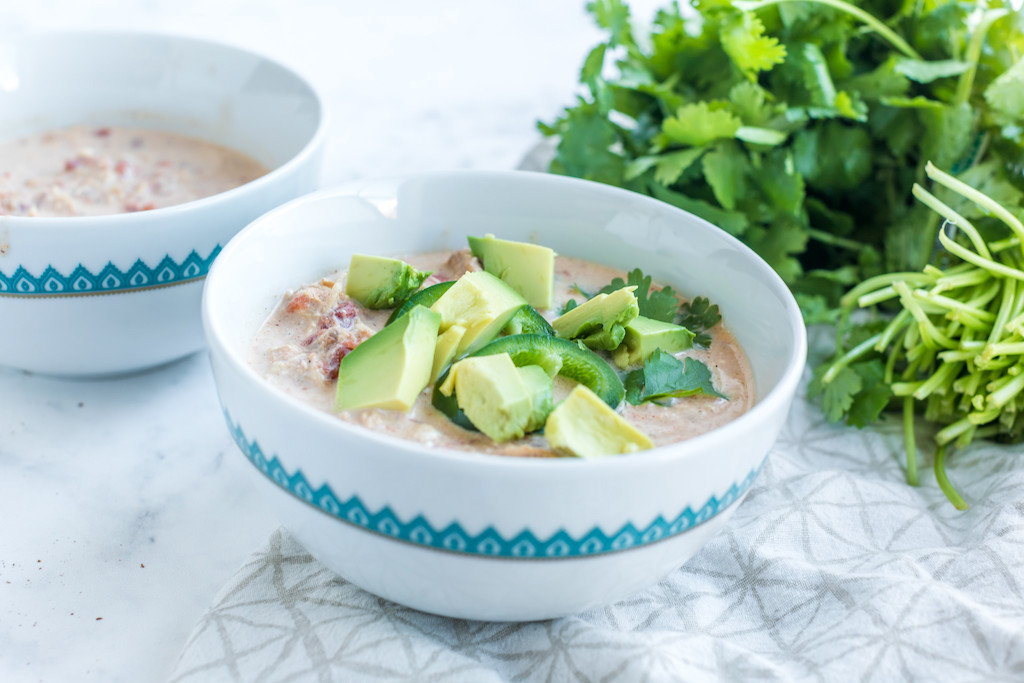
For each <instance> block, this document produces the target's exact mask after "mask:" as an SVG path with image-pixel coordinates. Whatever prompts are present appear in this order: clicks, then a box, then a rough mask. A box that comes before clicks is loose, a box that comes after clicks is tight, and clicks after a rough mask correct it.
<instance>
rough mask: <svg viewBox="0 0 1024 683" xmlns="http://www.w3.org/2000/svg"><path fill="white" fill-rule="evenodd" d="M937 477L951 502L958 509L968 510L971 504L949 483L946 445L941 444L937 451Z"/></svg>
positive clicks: (940, 486)
mask: <svg viewBox="0 0 1024 683" xmlns="http://www.w3.org/2000/svg"><path fill="white" fill-rule="evenodd" d="M935 479H936V481H938V482H939V488H940V489H942V492H943V493H945V494H946V498H947V499H948V500H949V502H950V503H952V504H953V507H955V508H956V509H957V510H966V509H967V508H968V507H970V506H969V505H967V502H966V501H965V500H964V499H963V498H961V497H960V494H959V493H957V492H956V489H955V488H953V485H952V484H951V483H949V477H947V476H946V445H945V444H942V445H940V446H939V447H938V448H937V449H936V451H935Z"/></svg>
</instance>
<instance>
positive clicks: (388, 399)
mask: <svg viewBox="0 0 1024 683" xmlns="http://www.w3.org/2000/svg"><path fill="white" fill-rule="evenodd" d="M440 324H441V316H440V315H438V314H437V313H434V312H433V311H431V310H430V309H427V308H424V307H423V306H417V307H416V308H414V309H412V310H411V311H409V313H407V314H406V315H404V316H402V317H401V318H400V319H399V320H397V321H396V322H394V323H393V324H391V325H388V326H387V327H385V328H384V329H383V330H381V331H380V332H378V333H376V334H375V335H373V336H372V337H370V338H369V339H367V340H366V341H364V342H363V343H362V344H360V345H359V346H357V347H356V348H354V349H352V351H351V352H350V353H349V354H348V355H347V356H345V357H344V358H342V359H341V364H340V365H339V366H338V385H337V392H336V394H335V399H334V404H335V408H336V409H337V410H355V409H357V408H387V409H389V410H409V408H411V407H412V404H413V403H414V402H415V401H416V397H417V396H419V394H420V392H421V391H423V389H424V387H426V386H427V384H428V382H429V381H430V370H431V367H432V366H433V363H434V347H435V345H436V344H437V330H438V326H439V325H440Z"/></svg>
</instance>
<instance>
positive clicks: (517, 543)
mask: <svg viewBox="0 0 1024 683" xmlns="http://www.w3.org/2000/svg"><path fill="white" fill-rule="evenodd" d="M224 417H225V418H226V419H227V423H228V428H229V429H230V431H231V436H232V437H233V438H234V440H235V443H236V444H238V447H239V448H240V449H241V450H242V453H244V454H245V457H246V458H248V459H249V461H250V462H252V464H253V465H255V466H256V468H257V469H259V470H260V471H261V472H262V473H263V474H264V475H266V476H267V478H269V479H270V480H271V481H272V482H274V483H275V484H277V485H278V486H279V487H281V488H282V489H284V490H285V491H287V492H288V493H290V494H291V495H293V496H295V497H296V498H299V499H300V500H302V501H304V502H306V503H308V504H309V505H312V506H313V507H315V508H318V509H319V510H320V511H321V512H324V513H326V514H328V515H331V516H332V517H336V518H337V519H339V520H341V521H343V522H346V523H348V524H352V525H355V526H357V527H360V528H362V529H364V530H366V531H371V532H374V533H378V534H381V535H383V536H387V537H390V538H393V539H395V540H399V541H405V542H408V543H412V544H414V545H418V546H424V547H428V548H434V549H437V550H444V551H448V552H454V553H460V554H467V555H474V556H477V557H490V558H502V559H534V560H544V559H566V558H573V557H593V556H595V555H601V554H605V553H611V552H617V551H621V550H627V549H629V548H636V547H638V546H643V545H647V544H650V543H655V542H657V541H662V540H665V539H666V538H669V537H671V536H675V535H677V534H681V533H683V532H685V531H688V530H690V529H692V528H693V527H695V526H697V525H698V524H701V523H703V522H706V521H708V520H709V519H711V518H712V517H714V516H715V515H717V514H718V513H720V512H722V511H723V510H725V509H726V508H727V507H729V506H730V505H732V504H733V503H735V502H736V501H737V500H739V498H740V497H741V496H742V495H743V493H744V492H745V491H746V490H747V489H748V488H750V485H751V484H753V483H754V480H755V479H756V478H757V475H758V472H759V471H760V469H761V467H760V466H758V467H757V468H755V469H753V470H751V471H750V473H749V474H747V476H746V477H745V478H744V479H743V481H741V482H738V483H734V484H733V485H732V486H730V487H729V490H728V491H726V492H725V494H724V495H723V496H722V497H721V498H718V497H716V496H712V497H711V498H709V499H708V501H707V502H706V503H704V504H703V505H701V506H700V507H698V509H697V510H692V509H690V508H689V507H687V508H686V509H685V510H683V511H682V512H681V513H679V514H678V515H676V516H675V517H674V518H672V519H664V518H662V517H661V516H660V515H659V516H658V518H657V519H655V520H654V521H653V522H651V523H650V524H648V525H646V526H644V527H642V528H638V527H636V526H634V525H633V524H626V525H625V526H623V527H622V528H621V529H618V530H617V531H615V532H613V533H611V534H605V533H604V532H603V531H601V530H600V529H597V528H595V529H592V530H590V531H589V532H587V533H585V534H583V535H581V536H578V537H576V536H572V535H570V534H568V533H567V532H565V531H564V530H561V531H557V532H555V533H554V534H552V535H551V536H549V537H547V538H538V537H537V536H536V535H535V534H534V533H533V532H531V531H530V530H529V529H524V530H523V531H521V532H519V533H518V534H516V535H514V536H512V537H509V538H506V537H504V536H502V535H501V534H499V533H498V532H497V531H496V530H495V529H494V528H493V527H488V528H487V529H484V530H483V531H481V532H480V533H477V534H470V533H468V532H467V531H466V530H465V529H463V528H462V526H461V525H459V524H458V523H457V522H453V523H451V524H449V525H448V526H445V527H443V528H440V529H438V528H435V527H433V526H432V525H431V524H430V523H429V522H428V521H427V520H426V519H424V518H423V516H422V515H417V516H415V517H413V518H412V519H410V520H402V519H399V518H398V516H397V515H395V513H394V512H392V511H391V509H390V508H389V507H387V506H384V507H382V508H381V509H379V510H370V509H368V508H367V507H366V505H364V504H363V502H362V501H361V500H360V499H359V497H358V496H352V497H350V498H346V499H341V498H339V497H338V496H337V495H335V493H334V491H332V490H331V488H330V486H328V485H327V484H323V485H321V486H320V487H317V488H315V487H314V486H313V485H312V484H310V482H309V481H307V480H306V477H305V476H304V475H303V474H302V471H301V470H296V471H295V472H293V473H289V472H288V470H287V469H286V468H285V467H284V465H282V464H281V462H280V461H279V460H278V459H277V457H276V456H273V457H271V458H270V459H268V458H267V456H266V455H265V454H264V453H263V451H262V450H261V449H260V446H259V444H258V443H257V442H256V441H249V440H248V439H247V438H246V436H245V434H244V433H243V432H242V429H241V427H240V426H237V425H235V424H234V423H233V422H232V420H231V417H230V416H229V415H228V414H227V412H226V411H225V414H224Z"/></svg>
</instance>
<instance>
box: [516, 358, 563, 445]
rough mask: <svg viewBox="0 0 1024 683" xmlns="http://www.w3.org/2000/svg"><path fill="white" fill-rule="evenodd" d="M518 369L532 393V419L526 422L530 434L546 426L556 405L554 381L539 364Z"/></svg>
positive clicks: (528, 391) (529, 391) (525, 385)
mask: <svg viewBox="0 0 1024 683" xmlns="http://www.w3.org/2000/svg"><path fill="white" fill-rule="evenodd" d="M516 369H517V370H519V377H520V379H522V380H523V386H524V387H526V392H527V393H528V394H530V407H531V411H530V419H529V421H527V423H526V433H527V434H529V433H530V432H535V431H537V430H538V429H540V428H541V427H543V426H544V423H545V422H547V420H548V415H550V414H551V411H552V409H553V408H554V407H555V404H554V383H553V382H552V381H551V377H550V376H549V375H548V373H547V372H545V371H544V368H542V367H540V366H539V365H524V366H523V367H521V368H516Z"/></svg>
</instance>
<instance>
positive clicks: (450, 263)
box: [424, 249, 484, 285]
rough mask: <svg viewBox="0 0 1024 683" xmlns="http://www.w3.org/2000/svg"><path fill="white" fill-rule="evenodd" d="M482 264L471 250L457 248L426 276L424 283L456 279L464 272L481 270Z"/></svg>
mask: <svg viewBox="0 0 1024 683" xmlns="http://www.w3.org/2000/svg"><path fill="white" fill-rule="evenodd" d="M483 269H484V267H483V264H481V263H480V259H478V258H477V257H476V256H473V252H471V251H470V250H469V249H459V250H458V251H454V252H452V255H451V256H450V257H448V260H447V261H445V262H444V265H443V266H441V267H440V268H438V269H437V272H435V273H434V274H433V275H431V276H430V278H428V282H425V283H424V285H428V284H436V283H437V282H447V281H449V280H458V279H459V278H460V277H462V276H463V275H465V274H466V273H474V272H476V271H478V270H483ZM435 278H436V282H429V280H432V279H435Z"/></svg>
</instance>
